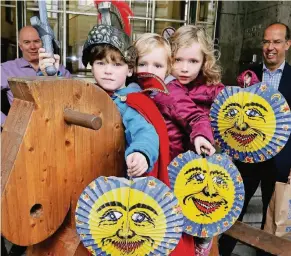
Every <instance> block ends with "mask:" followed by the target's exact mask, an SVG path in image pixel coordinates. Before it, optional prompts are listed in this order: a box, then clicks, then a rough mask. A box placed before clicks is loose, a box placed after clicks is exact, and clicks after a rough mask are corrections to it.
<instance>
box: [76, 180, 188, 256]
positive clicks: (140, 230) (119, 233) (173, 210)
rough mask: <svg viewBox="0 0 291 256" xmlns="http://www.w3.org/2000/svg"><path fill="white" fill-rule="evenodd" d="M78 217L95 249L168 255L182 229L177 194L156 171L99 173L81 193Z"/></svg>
mask: <svg viewBox="0 0 291 256" xmlns="http://www.w3.org/2000/svg"><path fill="white" fill-rule="evenodd" d="M75 218H76V226H77V232H78V234H79V235H80V237H81V240H82V242H83V244H84V246H85V247H86V248H87V249H88V250H89V251H90V253H91V254H92V255H132V256H134V255H168V254H169V253H170V252H171V251H172V250H173V249H174V248H175V247H176V245H177V244H178V242H179V240H180V237H181V234H182V230H183V215H182V213H181V211H180V207H179V205H178V200H177V199H176V197H175V196H174V195H173V193H171V191H170V189H169V188H168V187H167V186H166V185H165V184H163V183H162V182H161V181H159V180H157V179H155V178H153V177H146V178H137V179H134V180H133V181H132V180H127V179H125V178H117V177H99V178H97V179H96V180H94V181H93V182H91V183H90V184H89V185H88V186H87V187H86V188H85V190H84V191H83V193H82V194H81V196H80V198H79V201H78V204H77V208H76V215H75Z"/></svg>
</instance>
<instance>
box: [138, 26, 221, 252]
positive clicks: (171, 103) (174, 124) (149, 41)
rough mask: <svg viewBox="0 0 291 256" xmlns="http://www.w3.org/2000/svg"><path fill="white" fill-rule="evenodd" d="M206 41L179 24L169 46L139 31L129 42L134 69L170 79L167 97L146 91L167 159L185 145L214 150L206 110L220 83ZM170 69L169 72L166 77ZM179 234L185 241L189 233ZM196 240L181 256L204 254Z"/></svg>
mask: <svg viewBox="0 0 291 256" xmlns="http://www.w3.org/2000/svg"><path fill="white" fill-rule="evenodd" d="M211 41H212V40H211V38H209V37H208V36H207V35H206V34H205V32H204V30H202V29H199V28H197V27H195V26H185V27H181V28H180V29H178V30H177V31H176V32H175V34H174V36H173V39H172V50H171V48H170V46H169V44H168V43H167V41H166V40H165V39H164V38H162V37H161V36H159V35H157V34H149V33H148V34H144V35H142V36H141V37H140V38H139V39H138V40H137V41H136V42H135V43H134V46H135V47H136V49H137V51H138V63H137V70H136V72H138V73H139V72H148V73H153V74H155V75H157V76H159V77H160V78H161V79H162V80H165V82H166V83H167V82H169V80H171V81H170V82H169V83H168V84H167V88H168V90H169V92H170V95H168V96H167V95H165V94H163V93H158V92H157V93H155V94H154V95H153V94H152V95H151V96H152V98H153V100H154V101H155V103H156V104H157V106H158V108H159V110H160V111H161V113H162V114H163V117H164V119H165V122H166V125H167V129H168V134H169V139H170V153H171V159H173V158H175V157H176V156H177V155H178V154H180V153H183V152H186V151H187V150H189V149H192V150H196V152H197V153H198V154H200V153H201V148H203V149H204V151H205V152H206V153H208V154H209V155H212V154H214V152H215V149H214V147H213V146H212V144H213V143H214V139H213V134H212V130H211V126H210V120H209V111H210V106H211V104H212V102H213V100H214V98H215V97H216V95H217V94H218V93H219V92H220V91H221V90H222V89H223V85H222V84H221V83H220V78H221V70H220V67H219V66H218V65H217V64H216V59H215V56H214V49H213V44H212V43H211ZM171 68H172V69H171ZM171 70H172V72H171ZM170 72H171V73H172V75H173V76H171V77H170V78H169V77H167V78H166V76H167V75H168V74H169V73H170ZM184 238H185V243H187V242H188V241H189V239H188V238H189V237H186V236H185V237H184ZM191 239H192V238H191ZM197 242H198V241H197V240H196V246H195V253H193V254H191V253H190V254H187V255H194V254H196V255H203V256H204V255H208V254H209V250H210V247H211V244H210V243H209V244H207V243H206V244H205V243H204V245H202V244H201V243H199V242H198V243H197ZM200 242H201V241H200ZM204 242H205V241H204ZM192 243H193V242H192ZM202 243H203V241H202Z"/></svg>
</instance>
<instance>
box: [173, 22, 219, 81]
mask: <svg viewBox="0 0 291 256" xmlns="http://www.w3.org/2000/svg"><path fill="white" fill-rule="evenodd" d="M170 42H171V48H172V56H173V59H174V57H175V55H176V53H177V51H178V50H179V49H180V48H185V47H190V46H191V45H192V44H193V43H194V42H197V43H199V44H200V47H201V50H202V52H203V55H204V61H203V65H202V74H203V76H204V78H205V79H206V82H207V84H217V83H219V82H220V81H221V67H220V65H219V64H218V63H217V59H216V57H215V54H217V55H218V58H219V56H220V52H219V51H218V50H215V49H214V43H213V40H212V38H211V37H210V36H209V35H208V34H207V33H206V31H205V29H204V28H203V27H199V26H194V25H187V26H183V27H180V28H179V29H178V30H177V31H176V32H175V33H174V34H173V35H172V37H171V41H170Z"/></svg>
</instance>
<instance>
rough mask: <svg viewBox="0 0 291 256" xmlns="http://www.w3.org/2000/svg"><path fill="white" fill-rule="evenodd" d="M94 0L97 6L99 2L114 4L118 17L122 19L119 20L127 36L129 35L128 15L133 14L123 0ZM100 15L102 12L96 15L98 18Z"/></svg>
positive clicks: (99, 18)
mask: <svg viewBox="0 0 291 256" xmlns="http://www.w3.org/2000/svg"><path fill="white" fill-rule="evenodd" d="M94 2H95V4H96V6H97V7H98V4H100V3H102V2H111V4H112V5H114V6H115V8H116V9H117V10H118V12H119V17H120V18H121V19H122V20H121V21H120V22H121V24H122V27H123V30H124V32H125V33H126V34H127V35H128V36H130V34H131V26H130V22H129V16H133V12H132V10H131V9H130V7H129V6H128V4H127V3H126V2H125V1H122V0H120V1H119V0H117V1H110V0H107V1H104V0H94ZM101 15H102V14H99V15H98V20H101Z"/></svg>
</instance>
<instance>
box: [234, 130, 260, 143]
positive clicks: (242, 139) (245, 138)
mask: <svg viewBox="0 0 291 256" xmlns="http://www.w3.org/2000/svg"><path fill="white" fill-rule="evenodd" d="M229 133H230V135H231V136H232V137H233V138H234V139H235V141H237V142H238V143H240V146H246V145H248V144H250V143H251V142H252V141H253V140H254V139H255V138H256V137H257V134H256V133H253V134H248V135H243V134H241V133H237V132H234V131H229Z"/></svg>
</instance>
